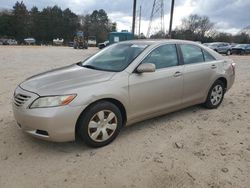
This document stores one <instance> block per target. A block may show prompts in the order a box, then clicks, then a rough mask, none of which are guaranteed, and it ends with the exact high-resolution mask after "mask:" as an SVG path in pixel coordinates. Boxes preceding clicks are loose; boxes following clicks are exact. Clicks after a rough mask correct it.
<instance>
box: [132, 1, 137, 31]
mask: <svg viewBox="0 0 250 188" xmlns="http://www.w3.org/2000/svg"><path fill="white" fill-rule="evenodd" d="M135 17H136V0H134V5H133V22H132V33H133V35H134V34H135Z"/></svg>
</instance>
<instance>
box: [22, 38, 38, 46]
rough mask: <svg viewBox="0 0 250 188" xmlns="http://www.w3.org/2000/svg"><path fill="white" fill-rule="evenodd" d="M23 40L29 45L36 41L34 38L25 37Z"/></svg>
mask: <svg viewBox="0 0 250 188" xmlns="http://www.w3.org/2000/svg"><path fill="white" fill-rule="evenodd" d="M24 42H25V43H26V44H28V45H31V44H35V43H36V39H34V38H26V39H24Z"/></svg>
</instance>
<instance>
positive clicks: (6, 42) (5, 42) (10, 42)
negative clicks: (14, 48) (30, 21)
mask: <svg viewBox="0 0 250 188" xmlns="http://www.w3.org/2000/svg"><path fill="white" fill-rule="evenodd" d="M0 44H1V45H17V41H16V40H15V39H0Z"/></svg>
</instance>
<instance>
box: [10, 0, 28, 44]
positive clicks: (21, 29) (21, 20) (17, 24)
mask: <svg viewBox="0 0 250 188" xmlns="http://www.w3.org/2000/svg"><path fill="white" fill-rule="evenodd" d="M28 18H29V13H28V10H27V9H26V6H25V5H24V3H23V1H21V3H19V2H18V1H17V2H16V4H15V5H14V6H13V18H12V23H13V35H14V36H15V38H16V39H17V40H19V41H22V40H23V39H24V38H26V37H27V36H28V35H29V33H28V31H29V30H28Z"/></svg>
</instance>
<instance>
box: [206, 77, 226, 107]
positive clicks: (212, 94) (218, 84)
mask: <svg viewBox="0 0 250 188" xmlns="http://www.w3.org/2000/svg"><path fill="white" fill-rule="evenodd" d="M224 94H225V85H224V83H223V82H222V81H221V80H217V81H215V82H214V84H213V85H212V87H211V88H210V90H209V92H208V96H207V100H206V102H205V103H204V105H205V107H207V108H209V109H214V108H217V107H218V106H220V104H221V103H222V101H223V98H224Z"/></svg>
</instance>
